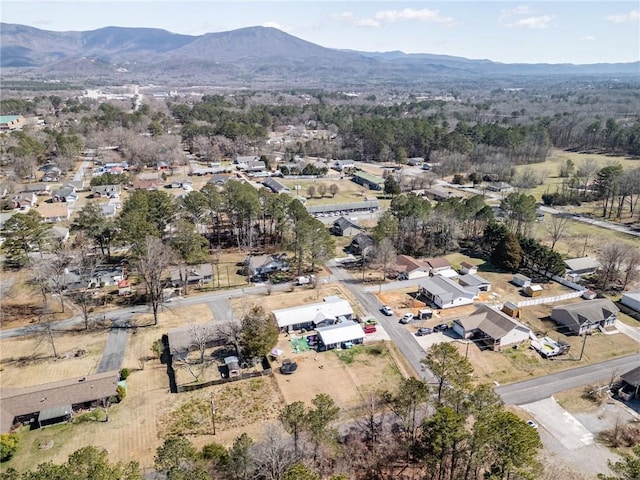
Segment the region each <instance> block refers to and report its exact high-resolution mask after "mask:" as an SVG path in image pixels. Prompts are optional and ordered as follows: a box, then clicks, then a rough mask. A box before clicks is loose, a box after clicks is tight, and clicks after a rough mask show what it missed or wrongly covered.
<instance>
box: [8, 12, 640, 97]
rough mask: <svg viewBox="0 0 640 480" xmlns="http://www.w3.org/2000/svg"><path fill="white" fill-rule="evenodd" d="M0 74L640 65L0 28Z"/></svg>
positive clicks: (259, 36) (387, 80)
mask: <svg viewBox="0 0 640 480" xmlns="http://www.w3.org/2000/svg"><path fill="white" fill-rule="evenodd" d="M0 67H2V68H3V69H11V71H12V72H21V71H28V72H29V74H30V75H32V76H45V77H46V76H58V77H65V76H66V77H69V76H71V77H72V78H75V79H78V78H87V79H90V78H94V79H96V78H101V79H104V80H105V81H106V80H107V79H110V78H117V77H118V76H119V77H120V79H121V81H130V82H140V81H147V82H149V81H162V80H164V81H167V80H171V81H174V82H176V81H177V82H180V83H185V84H188V83H192V84H197V83H200V84H201V83H202V82H204V81H207V82H208V84H211V82H217V83H224V84H228V85H237V84H247V85H256V84H265V83H276V84H280V85H287V84H291V85H293V84H298V85H301V84H302V85H316V84H317V85H323V84H326V83H327V82H328V83H331V84H336V83H340V84H342V85H343V86H348V85H350V84H351V85H359V84H362V83H372V82H377V83H379V84H380V83H382V84H402V83H404V84H412V83H414V84H419V83H421V82H424V81H425V80H436V79H452V78H459V79H467V80H473V79H474V78H500V77H505V76H508V77H518V76H556V75H565V76H566V75H571V76H587V75H588V76H634V77H636V78H637V77H638V76H640V62H634V63H612V64H590V65H572V64H505V63H498V62H492V61H490V60H470V59H466V58H462V57H454V56H447V55H432V54H426V53H425V54H405V53H403V52H399V51H395V52H360V51H354V50H337V49H331V48H325V47H322V46H320V45H316V44H314V43H311V42H307V41H305V40H302V39H300V38H297V37H295V36H292V35H289V34H287V33H285V32H282V31H280V30H277V29H275V28H269V27H247V28H241V29H238V30H231V31H228V32H217V33H207V34H204V35H198V36H191V35H179V34H175V33H171V32H168V31H166V30H161V29H154V28H121V27H105V28H100V29H98V30H91V31H84V32H54V31H48V30H41V29H37V28H33V27H29V26H25V25H16V24H7V23H1V24H0Z"/></svg>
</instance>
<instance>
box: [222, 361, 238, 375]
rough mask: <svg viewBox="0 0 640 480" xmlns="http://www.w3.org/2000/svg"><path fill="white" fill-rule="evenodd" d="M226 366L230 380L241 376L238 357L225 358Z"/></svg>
mask: <svg viewBox="0 0 640 480" xmlns="http://www.w3.org/2000/svg"><path fill="white" fill-rule="evenodd" d="M224 364H225V365H226V367H227V375H228V376H229V378H233V377H239V376H240V362H239V361H238V357H235V356H229V357H225V359H224Z"/></svg>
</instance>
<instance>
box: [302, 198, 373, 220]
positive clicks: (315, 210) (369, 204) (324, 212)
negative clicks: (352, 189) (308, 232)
mask: <svg viewBox="0 0 640 480" xmlns="http://www.w3.org/2000/svg"><path fill="white" fill-rule="evenodd" d="M302 198H304V197H302ZM305 202H306V199H305ZM305 202H303V203H305ZM378 210H380V203H379V202H378V199H376V198H374V199H371V200H366V199H365V201H364V202H352V203H334V204H328V205H313V206H309V207H307V212H309V214H310V215H312V216H314V217H331V216H338V215H351V214H357V213H375V212H377V211H378Z"/></svg>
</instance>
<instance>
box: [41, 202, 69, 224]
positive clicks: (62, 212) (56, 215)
mask: <svg viewBox="0 0 640 480" xmlns="http://www.w3.org/2000/svg"><path fill="white" fill-rule="evenodd" d="M38 213H39V214H40V215H42V218H44V221H45V222H49V223H56V222H64V221H65V220H69V217H71V210H69V206H68V205H67V203H66V202H63V203H44V204H42V205H40V207H38Z"/></svg>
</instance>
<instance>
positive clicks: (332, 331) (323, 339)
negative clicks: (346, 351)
mask: <svg viewBox="0 0 640 480" xmlns="http://www.w3.org/2000/svg"><path fill="white" fill-rule="evenodd" d="M316 331H317V332H318V337H319V339H320V345H319V349H320V350H330V349H332V348H338V347H347V348H348V347H351V346H353V345H357V344H360V343H363V342H364V337H365V334H364V330H363V329H362V326H361V325H360V324H359V323H357V322H353V321H343V322H340V323H336V324H334V325H328V326H326V327H318V328H316Z"/></svg>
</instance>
